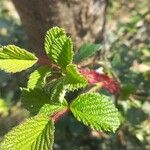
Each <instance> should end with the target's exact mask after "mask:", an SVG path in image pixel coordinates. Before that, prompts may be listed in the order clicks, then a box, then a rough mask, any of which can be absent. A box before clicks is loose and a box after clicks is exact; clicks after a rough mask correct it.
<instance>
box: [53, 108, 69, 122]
mask: <svg viewBox="0 0 150 150" xmlns="http://www.w3.org/2000/svg"><path fill="white" fill-rule="evenodd" d="M68 112H69V108H65V109H63V110H61V111H58V112H55V113H54V114H53V115H52V116H51V119H52V121H54V122H57V121H58V120H60V119H61V118H62V117H64V116H66V115H67V114H68Z"/></svg>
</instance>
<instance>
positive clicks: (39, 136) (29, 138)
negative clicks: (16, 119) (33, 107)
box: [0, 116, 54, 150]
mask: <svg viewBox="0 0 150 150" xmlns="http://www.w3.org/2000/svg"><path fill="white" fill-rule="evenodd" d="M53 142H54V124H53V122H52V121H51V120H49V118H48V117H45V116H35V117H33V118H30V119H27V120H26V121H25V122H24V123H22V124H20V125H19V126H17V127H15V128H13V129H12V130H11V131H10V132H9V133H8V134H7V135H6V136H5V137H4V141H3V142H2V143H1V145H0V149H1V150H52V145H53Z"/></svg>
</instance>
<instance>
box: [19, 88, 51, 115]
mask: <svg viewBox="0 0 150 150" xmlns="http://www.w3.org/2000/svg"><path fill="white" fill-rule="evenodd" d="M21 101H22V104H23V106H24V107H25V108H26V109H27V110H28V111H29V112H30V113H31V114H33V115H36V114H37V113H38V112H39V110H40V108H41V107H42V106H43V105H44V104H48V103H50V96H49V95H48V94H47V93H46V92H45V91H44V90H43V89H37V88H35V89H26V88H23V89H22V95H21Z"/></svg>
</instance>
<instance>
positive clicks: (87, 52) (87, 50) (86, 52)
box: [74, 44, 102, 63]
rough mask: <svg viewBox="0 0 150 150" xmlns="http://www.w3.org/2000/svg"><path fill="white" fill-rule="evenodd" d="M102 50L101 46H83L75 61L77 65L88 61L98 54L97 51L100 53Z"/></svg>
mask: <svg viewBox="0 0 150 150" xmlns="http://www.w3.org/2000/svg"><path fill="white" fill-rule="evenodd" d="M101 49H102V45H101V44H83V45H82V46H81V47H80V49H79V51H78V52H77V53H76V54H75V56H74V60H75V62H76V63H80V62H81V61H82V60H83V59H86V58H88V57H90V56H91V55H93V54H94V53H96V52H97V51H100V50H101Z"/></svg>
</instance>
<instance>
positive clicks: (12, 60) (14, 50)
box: [0, 45, 37, 73]
mask: <svg viewBox="0 0 150 150" xmlns="http://www.w3.org/2000/svg"><path fill="white" fill-rule="evenodd" d="M36 62H37V58H36V56H34V55H33V54H32V53H30V52H28V51H26V50H24V49H21V48H19V47H17V46H15V45H9V46H4V47H2V48H0V69H2V70H4V71H6V72H12V73H15V72H20V71H22V70H26V69H27V68H30V67H31V66H33V65H34V64H35V63H36Z"/></svg>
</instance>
